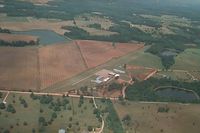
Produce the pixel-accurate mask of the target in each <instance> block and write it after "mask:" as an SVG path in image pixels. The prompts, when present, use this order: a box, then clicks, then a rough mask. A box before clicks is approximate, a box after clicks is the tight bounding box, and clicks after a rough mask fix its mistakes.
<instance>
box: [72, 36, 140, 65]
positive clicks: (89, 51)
mask: <svg viewBox="0 0 200 133" xmlns="http://www.w3.org/2000/svg"><path fill="white" fill-rule="evenodd" d="M76 43H77V44H78V46H79V47H80V50H81V53H82V55H83V57H84V59H85V61H86V64H87V65H88V67H89V68H91V67H95V66H98V65H100V64H102V63H105V62H107V61H109V60H111V59H112V58H115V57H120V56H123V55H125V54H127V53H129V52H133V51H136V50H138V49H140V48H143V47H144V45H141V44H129V43H115V47H113V46H112V43H111V42H102V41H89V40H84V41H83V40H81V41H80V40H78V41H76Z"/></svg>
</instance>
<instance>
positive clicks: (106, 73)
mask: <svg viewBox="0 0 200 133" xmlns="http://www.w3.org/2000/svg"><path fill="white" fill-rule="evenodd" d="M95 75H96V76H97V77H96V79H95V80H91V82H94V83H97V84H101V83H105V82H108V81H109V80H111V79H113V78H118V77H119V76H120V74H117V73H114V72H113V71H110V70H106V69H103V70H101V71H99V72H97V73H96V74H95Z"/></svg>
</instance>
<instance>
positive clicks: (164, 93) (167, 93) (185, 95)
mask: <svg viewBox="0 0 200 133" xmlns="http://www.w3.org/2000/svg"><path fill="white" fill-rule="evenodd" d="M156 94H157V95H158V96H160V97H163V98H170V99H176V100H183V101H192V100H196V99H197V97H196V96H195V94H193V93H192V92H187V91H184V90H180V89H175V88H166V89H159V90H157V91H156Z"/></svg>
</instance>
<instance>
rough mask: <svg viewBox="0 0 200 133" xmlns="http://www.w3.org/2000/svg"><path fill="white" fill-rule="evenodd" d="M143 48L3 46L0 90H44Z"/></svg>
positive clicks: (87, 43)
mask: <svg viewBox="0 0 200 133" xmlns="http://www.w3.org/2000/svg"><path fill="white" fill-rule="evenodd" d="M142 47H143V45H137V44H122V43H117V44H116V47H115V48H114V47H113V46H112V43H109V42H99V41H80V40H78V41H74V42H70V43H63V44H55V45H49V46H44V47H34V48H31V47H19V48H14V47H0V89H10V90H11V89H12V90H13V89H15V90H26V91H27V90H29V89H31V90H37V91H39V90H40V89H44V88H46V87H48V86H51V85H53V84H55V83H57V82H59V81H62V80H64V79H69V78H71V77H72V76H75V75H77V74H79V73H81V72H83V71H85V70H87V69H88V68H92V67H96V66H98V65H101V64H103V63H106V62H107V61H109V60H110V59H112V58H115V57H120V56H122V55H125V54H127V53H129V52H132V51H137V50H138V49H140V48H142Z"/></svg>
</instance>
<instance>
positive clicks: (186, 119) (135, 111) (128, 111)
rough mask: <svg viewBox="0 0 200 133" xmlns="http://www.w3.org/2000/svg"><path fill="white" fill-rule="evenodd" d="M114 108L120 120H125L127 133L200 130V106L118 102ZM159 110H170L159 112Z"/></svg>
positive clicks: (196, 132) (182, 132) (195, 132)
mask: <svg viewBox="0 0 200 133" xmlns="http://www.w3.org/2000/svg"><path fill="white" fill-rule="evenodd" d="M114 106H115V109H116V111H117V113H118V115H119V117H120V120H122V119H123V120H124V121H122V124H123V127H124V128H125V130H126V132H127V133H147V132H148V133H162V132H163V133H188V132H192V133H198V132H199V130H200V127H199V124H200V115H199V109H200V106H199V105H181V104H167V105H165V104H142V103H135V102H126V104H121V103H119V102H117V103H114ZM159 108H168V109H169V110H168V111H167V112H158V109H159ZM127 115H128V116H129V117H130V119H127ZM125 118H126V119H125Z"/></svg>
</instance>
